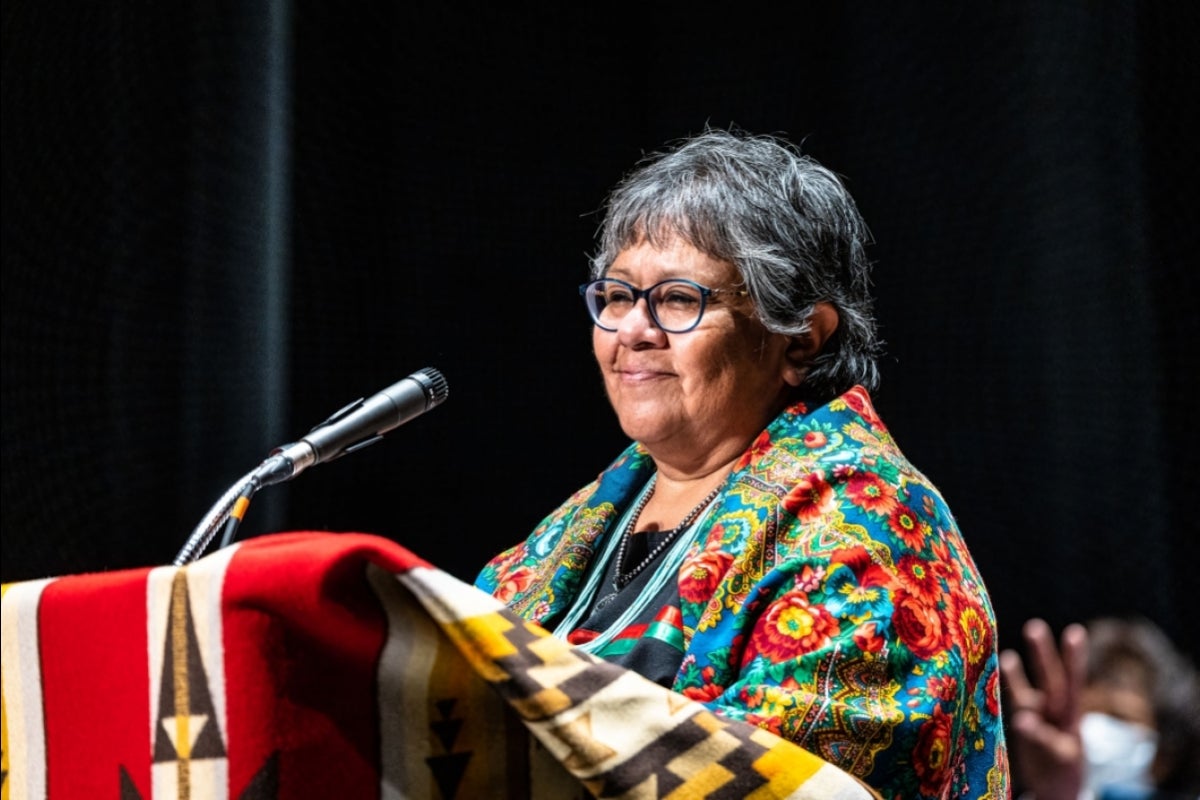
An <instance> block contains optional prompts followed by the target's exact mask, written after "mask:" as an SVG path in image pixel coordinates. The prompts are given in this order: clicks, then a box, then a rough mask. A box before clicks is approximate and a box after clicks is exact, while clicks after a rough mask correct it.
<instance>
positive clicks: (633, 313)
mask: <svg viewBox="0 0 1200 800" xmlns="http://www.w3.org/2000/svg"><path fill="white" fill-rule="evenodd" d="M617 338H618V340H619V341H620V342H621V344H623V345H625V346H626V347H633V346H635V345H637V344H639V343H642V342H648V341H649V342H658V341H660V340H662V339H665V338H666V334H665V333H664V332H663V329H662V328H660V327H659V326H658V323H657V322H655V321H654V315H653V314H651V313H650V301H649V300H648V299H647V298H645V297H641V298H638V301H637V302H636V303H634V304H633V308H631V309H629V313H627V314H626V315H625V316H624V317H622V318H621V324H620V325H619V326H618V327H617Z"/></svg>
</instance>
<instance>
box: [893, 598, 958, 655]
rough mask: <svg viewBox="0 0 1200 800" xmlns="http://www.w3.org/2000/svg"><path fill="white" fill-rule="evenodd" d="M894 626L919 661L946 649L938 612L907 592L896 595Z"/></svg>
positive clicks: (930, 605) (901, 639)
mask: <svg viewBox="0 0 1200 800" xmlns="http://www.w3.org/2000/svg"><path fill="white" fill-rule="evenodd" d="M892 625H893V626H894V627H895V628H896V633H898V634H900V641H902V642H904V644H906V645H907V646H908V649H910V650H912V651H913V654H914V655H915V656H916V657H917V658H932V657H933V656H934V655H936V654H937V653H939V652H941V651H942V650H945V649H946V644H945V642H944V638H945V634H944V632H943V630H942V618H941V617H940V616H938V612H937V609H936V608H935V607H934V606H933V605H932V604H930V603H927V602H925V601H924V600H922V599H921V598H920V597H918V596H917V595H915V594H913V593H912V592H909V591H908V590H906V589H901V590H900V591H898V592H896V598H895V609H894V610H893V612H892Z"/></svg>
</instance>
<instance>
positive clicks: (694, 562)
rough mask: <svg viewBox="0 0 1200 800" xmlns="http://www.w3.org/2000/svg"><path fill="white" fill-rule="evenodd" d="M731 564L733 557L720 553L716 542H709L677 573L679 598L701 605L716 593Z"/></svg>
mask: <svg viewBox="0 0 1200 800" xmlns="http://www.w3.org/2000/svg"><path fill="white" fill-rule="evenodd" d="M732 563H733V556H732V555H730V554H729V553H726V552H724V551H722V550H721V548H720V545H719V543H718V542H717V541H711V542H709V544H708V546H707V547H706V548H704V549H703V550H701V551H700V552H699V553H697V554H696V555H695V556H693V557H691V558H689V559H688V560H687V561H686V562H684V564H683V568H682V569H681V570H680V571H679V598H680V599H681V600H683V601H684V602H685V603H703V602H704V601H705V600H707V599H708V598H710V597H712V596H713V595H714V594H715V593H716V591H717V584H719V583H720V582H721V578H722V577H724V576H725V573H726V572H727V571H728V570H729V565H730V564H732Z"/></svg>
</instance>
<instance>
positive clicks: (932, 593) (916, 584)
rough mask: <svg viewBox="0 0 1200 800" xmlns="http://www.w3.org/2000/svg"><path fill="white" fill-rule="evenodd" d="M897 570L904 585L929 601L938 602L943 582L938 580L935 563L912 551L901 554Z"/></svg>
mask: <svg viewBox="0 0 1200 800" xmlns="http://www.w3.org/2000/svg"><path fill="white" fill-rule="evenodd" d="M896 570H897V572H899V573H900V580H901V581H903V582H904V587H905V588H906V589H908V590H909V591H911V592H912V593H913V594H915V595H917V596H918V597H920V598H921V599H922V600H925V601H927V602H929V603H935V602H937V599H938V597H940V596H941V594H942V582H941V581H940V580H938V576H937V573H936V571H935V570H934V568H933V565H932V564H930V563H929V562H928V561H926V560H925V559H923V558H921V557H920V556H915V555H913V554H912V553H908V554H905V555H903V556H900V560H899V561H898V562H896Z"/></svg>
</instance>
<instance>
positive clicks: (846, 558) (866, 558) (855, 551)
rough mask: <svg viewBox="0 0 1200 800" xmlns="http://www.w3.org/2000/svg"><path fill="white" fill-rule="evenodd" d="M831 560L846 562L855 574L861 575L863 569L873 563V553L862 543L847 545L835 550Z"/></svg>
mask: <svg viewBox="0 0 1200 800" xmlns="http://www.w3.org/2000/svg"><path fill="white" fill-rule="evenodd" d="M829 560H830V561H831V562H833V563H834V564H845V565H846V566H847V567H849V568H850V571H851V572H853V573H854V574H855V575H861V574H862V572H863V570H865V569H866V568H867V567H868V566H870V565H871V554H870V553H868V552H867V548H865V547H863V546H862V545H856V546H854V547H845V548H842V549H841V550H835V551H834V552H833V555H831V556H830V557H829Z"/></svg>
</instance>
